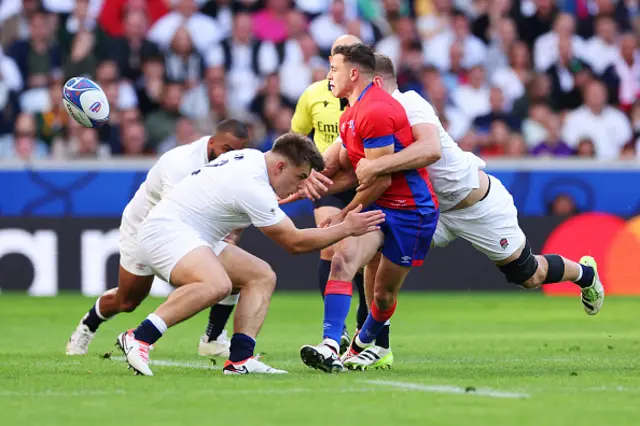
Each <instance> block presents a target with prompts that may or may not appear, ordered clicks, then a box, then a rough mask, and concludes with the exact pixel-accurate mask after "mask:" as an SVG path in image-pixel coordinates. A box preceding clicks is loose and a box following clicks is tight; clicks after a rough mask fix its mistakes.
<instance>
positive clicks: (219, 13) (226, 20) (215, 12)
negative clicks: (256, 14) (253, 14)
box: [198, 0, 252, 37]
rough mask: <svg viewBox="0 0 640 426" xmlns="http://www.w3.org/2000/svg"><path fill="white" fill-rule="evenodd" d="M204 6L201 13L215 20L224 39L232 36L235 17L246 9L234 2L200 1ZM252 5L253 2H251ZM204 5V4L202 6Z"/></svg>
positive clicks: (227, 0) (228, 0)
mask: <svg viewBox="0 0 640 426" xmlns="http://www.w3.org/2000/svg"><path fill="white" fill-rule="evenodd" d="M198 2H199V4H200V5H201V6H202V7H201V8H200V12H202V13H204V14H205V15H207V16H210V17H211V18H213V19H215V20H216V21H217V22H218V24H219V25H220V30H221V31H222V33H223V34H224V37H228V36H229V35H231V29H232V27H233V15H234V13H237V12H239V11H241V10H244V9H246V8H247V7H246V6H243V5H242V4H241V3H240V2H238V1H234V0H209V1H207V0H205V1H202V0H198ZM249 2H250V3H251V2H252V0H250V1H249ZM202 3H204V4H202Z"/></svg>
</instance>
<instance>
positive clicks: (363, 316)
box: [353, 273, 369, 330]
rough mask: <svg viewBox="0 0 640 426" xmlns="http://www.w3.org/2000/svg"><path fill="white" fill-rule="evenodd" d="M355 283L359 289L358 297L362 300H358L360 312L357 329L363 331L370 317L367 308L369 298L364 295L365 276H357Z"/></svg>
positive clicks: (357, 318) (357, 317) (357, 316)
mask: <svg viewBox="0 0 640 426" xmlns="http://www.w3.org/2000/svg"><path fill="white" fill-rule="evenodd" d="M353 283H354V284H355V285H356V287H357V289H358V295H359V296H360V298H359V299H358V312H357V315H356V327H357V328H358V330H360V329H362V326H363V325H364V322H365V321H366V320H367V315H369V308H368V307H367V297H366V295H365V294H364V274H361V273H359V274H356V276H355V277H354V278H353Z"/></svg>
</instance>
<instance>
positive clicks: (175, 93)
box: [123, 82, 184, 151]
mask: <svg viewBox="0 0 640 426" xmlns="http://www.w3.org/2000/svg"><path fill="white" fill-rule="evenodd" d="M183 90H184V86H183V85H182V84H180V83H176V82H168V83H167V84H165V86H164V92H163V94H162V98H161V99H162V102H161V108H160V109H159V110H157V111H155V112H152V113H151V114H149V115H148V116H147V118H146V119H145V122H144V126H145V130H146V134H147V137H148V141H147V145H148V147H149V148H150V149H151V150H154V151H155V150H156V149H157V148H158V145H159V144H160V142H162V141H163V140H165V139H166V138H168V137H169V136H171V135H172V134H173V133H174V132H175V129H176V123H177V122H178V119H179V118H180V112H179V109H180V101H181V100H182V99H181V98H182V92H183ZM123 134H124V132H123ZM123 144H124V140H123Z"/></svg>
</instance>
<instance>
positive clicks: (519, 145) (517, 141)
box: [504, 133, 528, 158]
mask: <svg viewBox="0 0 640 426" xmlns="http://www.w3.org/2000/svg"><path fill="white" fill-rule="evenodd" d="M527 153H528V150H527V144H526V143H525V142H524V139H523V138H522V135H520V134H518V133H511V134H510V137H509V140H507V143H506V145H505V147H504V156H505V157H513V158H522V157H526V156H527Z"/></svg>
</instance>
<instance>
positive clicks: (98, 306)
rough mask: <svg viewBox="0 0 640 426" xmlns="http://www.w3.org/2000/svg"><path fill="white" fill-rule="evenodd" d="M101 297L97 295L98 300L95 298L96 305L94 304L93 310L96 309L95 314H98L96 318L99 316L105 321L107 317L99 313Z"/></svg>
mask: <svg viewBox="0 0 640 426" xmlns="http://www.w3.org/2000/svg"><path fill="white" fill-rule="evenodd" d="M101 298H102V297H98V300H96V306H95V310H96V315H98V318H100V319H101V320H102V321H106V320H108V319H109V318H105V317H103V316H102V314H101V313H100V299H101Z"/></svg>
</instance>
